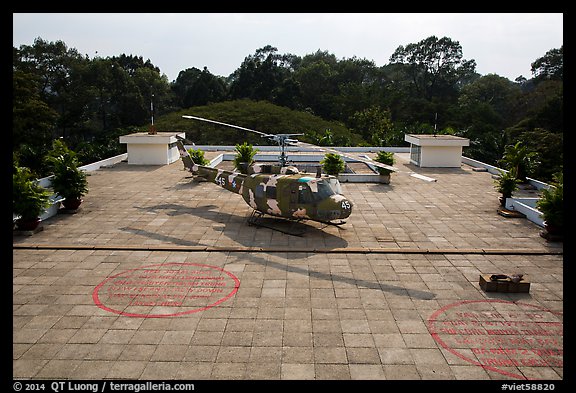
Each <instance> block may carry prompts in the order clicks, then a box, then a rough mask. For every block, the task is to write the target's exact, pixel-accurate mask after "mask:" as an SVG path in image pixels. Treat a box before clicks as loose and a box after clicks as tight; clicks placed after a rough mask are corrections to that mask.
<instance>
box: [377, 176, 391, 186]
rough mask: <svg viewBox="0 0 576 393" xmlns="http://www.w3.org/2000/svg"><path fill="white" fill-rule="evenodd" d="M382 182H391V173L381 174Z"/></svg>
mask: <svg viewBox="0 0 576 393" xmlns="http://www.w3.org/2000/svg"><path fill="white" fill-rule="evenodd" d="M379 181H380V183H382V184H390V174H388V175H380V180H379Z"/></svg>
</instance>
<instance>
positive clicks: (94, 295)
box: [92, 262, 240, 318]
mask: <svg viewBox="0 0 576 393" xmlns="http://www.w3.org/2000/svg"><path fill="white" fill-rule="evenodd" d="M170 266H194V267H200V268H204V269H212V270H217V271H220V272H222V273H224V274H226V275H227V276H228V277H229V278H230V279H232V280H233V281H234V285H233V287H232V288H231V290H230V292H229V293H227V294H225V295H224V296H223V297H221V298H219V299H218V300H216V301H215V302H212V303H210V304H207V305H204V306H202V307H197V308H193V309H189V310H186V311H181V312H175V313H166V314H149V313H148V314H143V313H134V312H126V311H123V310H117V309H114V308H113V307H109V306H106V305H105V304H104V303H103V302H102V301H101V300H100V296H99V292H100V290H101V289H102V288H103V287H104V286H105V285H106V284H107V283H109V282H110V281H112V280H114V279H116V278H118V277H121V276H124V275H130V274H132V273H133V272H136V271H139V270H142V271H145V270H146V269H150V268H158V267H170ZM239 287H240V280H239V279H238V277H236V276H235V275H234V274H232V273H230V272H228V271H226V270H224V269H222V268H219V267H217V266H211V265H205V264H199V263H176V262H174V263H162V264H156V265H148V266H142V267H139V268H135V269H129V270H125V271H123V272H120V273H118V274H115V275H114V276H110V277H108V278H107V279H105V280H104V281H102V282H101V283H100V284H98V285H97V286H96V288H94V291H93V292H92V299H93V301H94V303H95V304H96V306H98V307H100V308H101V309H103V310H105V311H108V312H111V313H114V314H119V315H124V316H127V317H137V318H165V317H176V316H181V315H187V314H192V313H195V312H199V311H205V310H208V309H209V308H212V307H214V306H217V305H219V304H221V303H223V302H225V301H226V300H228V299H230V298H231V297H232V296H234V294H235V293H236V292H237V291H238V288H239Z"/></svg>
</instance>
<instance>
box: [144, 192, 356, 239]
mask: <svg viewBox="0 0 576 393" xmlns="http://www.w3.org/2000/svg"><path fill="white" fill-rule="evenodd" d="M136 209H139V210H143V211H146V212H148V213H154V214H158V213H160V212H162V213H163V214H165V215H167V216H171V217H173V216H182V215H191V216H195V217H198V218H200V219H204V220H209V221H212V222H214V223H217V224H224V225H223V226H220V227H219V229H222V233H223V234H224V235H226V236H228V237H229V238H230V239H232V240H234V241H236V242H239V243H240V244H241V245H242V246H244V247H253V246H268V245H270V244H269V243H267V241H269V242H272V243H273V242H274V241H275V240H278V241H281V240H282V236H288V237H301V238H304V239H303V240H301V241H300V242H301V243H302V244H304V243H305V244H306V245H307V246H310V245H314V244H319V245H322V246H321V247H319V248H324V249H332V248H346V247H347V246H348V242H347V241H346V240H345V239H342V238H341V237H340V236H337V235H335V234H332V233H329V232H328V231H330V230H331V231H333V230H334V228H332V227H328V226H326V225H325V224H321V223H316V222H313V223H308V222H295V221H290V220H286V219H283V218H276V217H272V216H265V217H262V218H260V220H261V221H262V222H263V223H264V225H262V226H257V225H249V223H248V220H249V215H250V213H247V215H245V216H242V215H239V214H235V213H230V212H227V211H223V210H221V208H220V207H218V206H216V205H200V206H196V207H190V206H184V205H179V204H176V203H163V204H158V205H154V206H147V207H138V206H136ZM191 225H192V224H191ZM316 225H319V226H316ZM213 227H214V226H213ZM290 227H292V230H294V231H295V232H297V233H298V236H294V235H293V234H289V233H286V232H287V231H289V230H290ZM344 229H345V228H338V230H339V231H340V230H344ZM251 231H260V232H257V233H255V234H254V236H251V234H252V232H251ZM300 234H301V235H302V236H300ZM255 240H257V241H256V243H257V244H255ZM295 242H297V241H295ZM285 243H286V244H291V243H294V242H290V241H288V242H285Z"/></svg>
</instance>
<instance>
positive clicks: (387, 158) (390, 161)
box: [374, 150, 394, 175]
mask: <svg viewBox="0 0 576 393" xmlns="http://www.w3.org/2000/svg"><path fill="white" fill-rule="evenodd" d="M374 161H376V162H379V163H381V164H386V165H394V153H392V152H386V151H384V150H381V151H379V152H378V154H377V155H376V158H374ZM376 169H378V173H380V174H381V175H389V174H390V173H392V171H391V170H389V169H386V168H378V167H376Z"/></svg>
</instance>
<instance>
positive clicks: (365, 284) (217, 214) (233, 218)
mask: <svg viewBox="0 0 576 393" xmlns="http://www.w3.org/2000/svg"><path fill="white" fill-rule="evenodd" d="M137 208H138V209H141V210H145V211H148V212H151V213H158V212H160V211H162V212H164V214H166V215H168V216H180V215H187V214H188V215H190V214H191V215H195V216H198V217H200V218H204V219H208V220H213V221H214V222H216V223H225V222H226V223H227V225H231V224H241V225H245V226H248V224H247V223H246V217H241V216H238V215H236V214H231V213H227V212H222V211H214V209H217V208H218V207H217V206H215V205H205V206H198V207H187V206H182V205H178V204H173V203H165V204H160V205H155V206H149V207H137ZM120 229H121V230H123V231H127V232H131V233H133V234H136V235H139V236H144V237H148V238H150V239H154V240H158V241H160V242H162V243H171V244H176V245H181V246H189V247H193V246H200V247H202V246H207V245H206V244H202V243H201V241H192V240H187V239H185V238H180V237H176V236H173V235H172V234H161V233H158V232H151V231H149V230H146V229H142V228H135V227H124V228H120ZM255 230H258V231H269V232H267V233H268V234H269V235H271V237H267V239H269V238H271V239H273V238H274V237H275V236H276V237H277V236H280V237H282V236H287V237H292V236H290V235H287V234H283V233H278V232H275V231H273V230H272V229H268V228H255ZM240 231H241V232H245V231H246V230H245V228H240ZM309 231H310V233H312V234H314V235H320V234H322V235H323V236H325V237H326V238H327V239H328V240H329V241H328V242H326V243H325V244H332V245H333V247H334V248H346V247H347V245H348V242H346V241H345V240H343V239H341V238H339V237H337V236H335V235H332V234H328V233H326V232H325V231H323V230H322V229H319V228H314V227H310V228H309ZM222 232H223V234H224V235H226V236H234V240H236V241H237V242H239V243H240V244H242V245H243V246H245V247H252V246H255V244H254V240H253V239H254V237H256V236H257V235H255V236H254V237H246V236H238V233H239V232H238V231H235V230H231V231H230V232H229V233H228V234H227V233H226V225H224V228H223V231H222ZM314 241H315V240H314V239H312V241H311V243H310V244H314ZM294 249H295V250H296V249H297V247H294ZM325 249H326V250H329V249H330V247H328V248H325ZM314 252H315V251H314V250H310V251H305V252H297V251H295V253H294V254H292V253H287V255H288V256H287V258H288V260H299V259H305V258H307V255H308V254H310V253H314ZM265 254H267V255H269V256H273V255H278V252H274V251H270V252H265ZM243 258H244V257H243ZM245 258H247V259H248V260H249V261H250V262H252V263H256V264H259V265H263V266H270V267H272V268H274V269H279V270H284V271H286V272H290V273H296V274H302V275H304V276H308V277H310V278H316V279H320V280H327V281H335V282H339V283H345V284H349V285H351V286H358V287H362V288H368V289H374V290H381V291H384V292H390V293H393V294H396V295H401V296H407V297H414V298H417V299H420V300H432V299H434V298H435V297H436V294H434V293H432V292H427V291H421V290H415V289H407V288H404V287H401V286H396V285H390V284H383V283H379V282H378V281H370V280H365V279H358V278H354V277H350V276H346V275H343V274H338V273H334V272H322V271H317V270H311V269H309V268H308V266H306V267H300V266H298V265H296V264H294V265H293V264H289V263H280V262H276V261H274V260H272V259H273V258H269V257H262V256H261V253H249V254H246V255H245Z"/></svg>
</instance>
